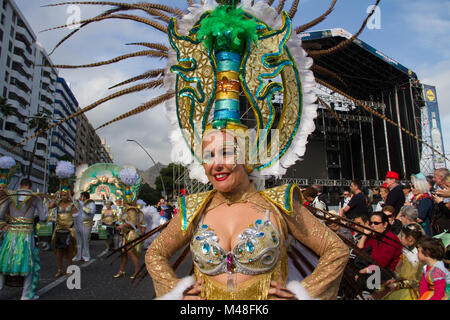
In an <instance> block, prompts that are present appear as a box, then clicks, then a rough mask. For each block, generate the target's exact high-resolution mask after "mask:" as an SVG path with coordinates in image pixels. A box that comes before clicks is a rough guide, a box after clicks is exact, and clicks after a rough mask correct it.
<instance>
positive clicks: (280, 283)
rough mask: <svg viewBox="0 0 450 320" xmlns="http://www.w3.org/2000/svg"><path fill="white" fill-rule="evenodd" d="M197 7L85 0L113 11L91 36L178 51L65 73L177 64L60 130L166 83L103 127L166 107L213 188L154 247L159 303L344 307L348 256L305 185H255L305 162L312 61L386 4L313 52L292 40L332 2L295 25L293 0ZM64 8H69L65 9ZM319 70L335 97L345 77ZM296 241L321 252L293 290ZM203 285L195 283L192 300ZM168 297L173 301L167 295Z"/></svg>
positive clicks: (181, 157)
mask: <svg viewBox="0 0 450 320" xmlns="http://www.w3.org/2000/svg"><path fill="white" fill-rule="evenodd" d="M187 2H188V4H189V8H188V11H187V12H184V11H183V10H181V9H179V8H174V7H171V6H167V5H161V4H154V3H150V2H139V3H118V2H117V3H116V2H102V1H92V2H86V3H82V2H76V3H77V4H88V5H98V6H104V5H109V6H113V7H114V8H113V9H111V10H108V11H105V12H104V13H103V14H101V15H98V16H96V17H93V18H92V19H87V20H84V21H81V22H80V23H81V28H83V27H85V26H87V25H89V24H90V23H94V22H100V21H104V20H107V19H127V20H132V21H136V22H139V23H142V24H145V25H148V26H150V27H152V28H154V29H157V30H159V31H161V32H163V33H167V34H168V35H169V42H170V45H171V46H172V48H173V50H171V49H169V48H168V47H167V46H165V45H163V44H160V43H148V42H140V43H133V45H138V46H143V47H145V48H146V50H142V51H138V52H135V53H132V54H128V55H123V56H120V57H117V58H116V59H112V60H107V61H102V62H96V63H92V64H85V65H80V66H68V65H56V66H55V67H57V68H85V67H96V66H100V65H106V64H110V63H115V62H117V61H121V60H124V59H128V58H133V57H138V56H149V57H158V58H161V59H166V60H167V68H162V69H155V70H149V71H147V72H145V73H143V74H141V75H138V76H136V77H133V78H130V79H128V80H126V81H123V82H121V83H119V84H117V85H116V86H114V87H115V88H117V87H120V86H124V85H126V84H130V83H134V82H136V81H140V80H142V81H145V82H144V83H140V84H136V85H132V86H129V87H128V88H125V89H122V90H119V91H117V92H114V93H112V94H111V95H108V96H107V97H104V98H101V99H99V100H97V101H95V102H93V103H92V104H90V105H88V106H86V107H84V108H83V109H80V110H79V111H78V112H77V113H75V114H72V115H71V116H70V117H68V118H66V119H64V120H63V121H60V122H59V123H58V124H55V125H53V126H56V125H59V124H61V123H63V122H64V121H68V120H69V119H71V118H73V117H76V116H78V115H80V114H81V113H84V112H87V111H89V110H92V109H94V108H96V107H97V106H99V105H101V104H102V103H104V102H107V101H109V100H111V99H115V98H117V97H120V96H123V95H127V94H130V93H134V92H138V91H141V90H147V89H152V88H157V87H160V86H162V85H164V87H165V88H166V92H165V93H163V94H161V95H159V96H157V97H155V98H154V99H152V100H150V101H148V102H146V103H144V104H142V105H140V106H138V107H137V108H135V109H133V110H131V111H128V112H126V113H124V114H123V115H121V116H119V117H117V118H115V119H113V120H111V121H109V122H107V123H105V124H104V125H102V126H100V127H99V128H98V129H100V128H103V127H105V126H107V125H110V124H112V123H115V122H117V121H120V120H123V119H125V118H128V117H131V116H134V115H136V114H139V113H141V112H144V111H146V110H148V109H150V108H152V107H155V106H157V105H159V104H161V103H163V102H165V103H166V107H167V111H168V112H167V114H168V115H169V120H170V122H171V124H172V125H173V126H175V127H176V129H175V130H174V132H173V133H172V134H171V136H170V139H171V142H172V144H173V153H172V159H173V161H174V162H179V163H181V164H183V165H185V166H188V167H189V170H190V178H192V179H197V180H199V181H201V182H204V183H206V182H208V181H209V182H211V184H212V185H213V186H214V190H212V191H210V192H206V193H201V194H194V195H188V196H185V197H182V198H181V199H180V200H179V214H178V215H177V216H176V217H175V219H172V220H171V221H170V222H169V224H168V226H167V228H166V229H165V230H164V231H163V232H162V233H161V235H160V236H159V237H158V238H157V239H156V240H155V241H154V242H153V244H152V245H151V246H150V248H149V250H148V251H147V254H146V263H147V269H148V271H149V273H150V275H151V276H152V278H153V281H154V285H155V290H156V293H157V296H158V297H162V296H165V297H166V298H167V297H169V298H183V297H184V298H206V299H266V298H276V297H281V298H288V299H292V298H294V297H297V298H302V299H303V298H311V297H312V298H321V299H334V298H336V294H337V291H338V287H339V283H340V279H341V276H342V272H343V269H344V267H345V265H346V262H347V259H348V248H347V247H346V246H345V245H344V244H343V242H342V241H341V240H340V239H339V238H338V237H337V236H336V234H334V233H333V232H332V231H331V230H330V229H328V228H327V227H326V226H325V225H324V224H323V223H321V222H320V221H319V220H317V219H316V218H315V217H314V216H313V215H312V213H311V212H309V211H308V209H306V208H305V207H304V206H303V205H302V204H303V199H302V195H301V193H300V190H299V188H298V187H297V186H295V185H293V184H290V185H285V186H280V187H276V188H272V189H267V190H259V191H257V189H256V187H255V184H261V183H260V182H261V181H262V180H263V179H264V177H269V176H277V177H281V176H282V175H283V174H284V173H285V172H286V170H287V168H288V167H289V166H291V165H293V164H294V163H295V162H296V161H297V160H298V159H300V158H301V157H302V156H303V154H304V152H305V149H306V143H307V138H308V135H309V134H310V133H312V132H313V131H314V128H315V127H314V121H313V120H314V118H315V117H316V115H317V105H316V104H315V103H316V101H317V97H316V96H315V95H314V93H313V90H314V88H315V86H316V81H315V78H314V75H313V73H312V71H311V70H310V68H311V67H312V66H313V60H312V59H311V58H309V57H307V55H308V54H310V55H311V56H313V57H314V56H319V55H327V54H331V53H332V52H334V51H336V50H339V49H342V48H344V47H345V46H347V45H349V44H350V43H352V41H353V39H355V38H356V37H357V36H358V35H359V34H360V33H361V32H362V30H363V29H364V27H365V25H366V23H367V21H368V19H369V17H370V16H371V15H372V14H373V13H374V12H375V8H376V5H378V3H379V2H380V0H377V1H376V5H375V6H374V8H373V10H372V11H371V13H370V14H369V17H367V19H366V20H365V21H364V23H363V25H362V27H361V28H360V30H359V31H358V32H357V33H356V34H355V35H354V37H352V38H351V39H348V40H346V41H344V42H343V43H341V44H339V45H336V46H335V47H332V48H330V49H326V50H314V49H307V51H308V52H306V51H305V50H304V49H303V48H302V46H301V41H300V39H298V38H296V37H295V36H291V33H292V32H294V34H295V33H297V34H299V33H301V32H304V31H305V30H308V29H310V28H311V27H313V26H314V25H316V24H318V23H319V22H321V21H323V20H324V19H325V18H326V17H327V16H328V15H329V14H330V13H331V12H332V10H333V8H334V6H335V4H336V0H332V1H331V5H330V8H329V9H328V10H327V12H325V13H324V14H322V15H321V16H320V17H318V18H317V19H315V20H313V21H311V22H309V23H306V24H304V25H301V26H299V27H297V28H293V27H292V23H291V19H292V18H293V17H294V16H295V14H296V12H297V7H298V3H299V1H298V0H294V1H292V5H291V9H290V10H289V12H285V11H282V10H283V7H284V6H285V3H286V1H280V3H279V5H278V7H274V1H273V0H268V1H265V0H260V1H254V0H242V1H237V0H236V1H230V0H228V1H226V0H221V1H217V2H214V1H211V0H209V1H203V0H202V1H200V3H194V1H193V0H188V1H187ZM63 4H67V3H61V4H55V6H57V5H63ZM52 6H53V5H52ZM128 10H141V11H143V12H145V13H147V14H149V15H150V16H151V17H152V18H149V16H146V17H140V16H137V15H130V14H122V12H123V11H127V12H129V11H128ZM169 15H170V16H174V17H178V18H180V19H179V20H177V19H175V18H172V19H171V18H170V16H169ZM153 18H154V19H155V20H156V21H154V20H151V19H153ZM62 27H66V26H62ZM77 31H78V30H77ZM73 34H74V32H72V33H71V34H69V35H68V36H66V37H65V38H64V39H63V40H62V41H60V42H59V43H58V45H57V47H58V46H59V45H61V44H62V43H63V42H64V41H66V40H67V39H69V38H70V37H71V36H72V35H73ZM55 49H56V48H55ZM314 72H316V74H317V75H316V77H317V80H318V82H319V83H320V84H322V85H325V86H327V87H329V88H330V89H332V90H334V91H336V90H335V89H334V87H333V86H331V85H330V84H329V83H328V81H325V80H324V79H327V78H328V76H330V74H331V75H332V76H333V77H334V76H336V75H335V74H334V73H333V72H332V71H330V70H328V69H326V68H324V67H322V66H315V69H314ZM241 93H243V94H244V95H245V98H246V99H247V102H248V103H249V105H250V108H249V110H247V111H246V112H245V115H246V117H248V116H249V115H251V117H253V121H251V120H250V121H247V122H246V123H242V122H241V121H240V119H241V107H242V109H244V106H243V105H242V104H241V101H242V102H243V101H244V100H245V99H241V98H244V96H242V95H241ZM275 94H282V95H283V104H282V107H281V108H277V109H278V110H277V109H276V107H275V106H274V105H273V103H272V102H273V100H274V99H273V98H274V96H275ZM352 100H353V101H356V102H357V103H358V104H361V103H362V102H360V101H358V100H356V99H354V98H352ZM362 106H363V107H364V108H365V109H366V110H368V111H371V109H370V108H368V107H366V106H365V105H363V104H362ZM250 110H251V112H249V111H250ZM244 111H245V109H244ZM271 129H276V131H271ZM31 138H32V137H29V138H27V139H31ZM324 218H326V217H324ZM288 235H291V236H293V237H294V238H296V239H298V240H299V241H300V242H301V243H303V244H304V245H306V246H307V247H309V248H311V249H312V250H313V251H315V252H316V253H317V254H318V255H319V256H321V257H320V260H319V262H318V265H317V267H316V268H315V270H314V272H312V274H310V275H309V276H307V277H306V278H305V279H304V280H303V281H302V283H301V284H300V283H299V282H298V281H297V282H296V281H293V282H291V283H290V284H289V285H288V287H289V290H288V289H286V288H284V287H285V286H286V283H287V280H288V272H287V265H288V263H287V253H286V251H287V246H288V242H287V241H286V239H287V237H288ZM183 246H185V247H187V246H190V249H191V252H192V255H193V257H194V263H195V273H194V277H190V278H187V279H184V280H182V281H180V279H178V278H177V277H176V275H175V273H174V271H173V270H172V268H171V266H170V264H169V262H168V261H169V258H170V257H171V255H173V254H174V253H175V252H176V251H177V250H178V249H180V248H182V247H183ZM183 252H184V251H183ZM200 282H201V284H200ZM194 283H195V287H194V288H192V289H190V290H187V291H186V292H185V294H183V292H184V291H185V289H186V287H189V286H190V285H192V284H194ZM174 289H175V290H174ZM169 292H171V293H175V294H174V295H171V296H167V295H166V294H167V293H169ZM176 293H178V294H176ZM294 293H295V295H294Z"/></svg>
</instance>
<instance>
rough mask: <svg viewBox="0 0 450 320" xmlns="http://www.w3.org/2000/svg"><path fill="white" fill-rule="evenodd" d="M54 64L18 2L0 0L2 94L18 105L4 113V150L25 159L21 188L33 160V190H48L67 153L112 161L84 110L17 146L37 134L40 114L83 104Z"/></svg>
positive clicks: (65, 112)
mask: <svg viewBox="0 0 450 320" xmlns="http://www.w3.org/2000/svg"><path fill="white" fill-rule="evenodd" d="M51 65H53V63H52V61H51V60H50V58H49V56H48V54H47V53H46V50H45V49H44V48H43V47H42V46H41V45H40V44H39V43H38V42H37V38H36V35H35V33H34V32H33V30H32V28H31V26H30V25H29V24H28V22H27V20H26V19H25V17H24V16H23V14H22V13H21V11H20V10H19V8H18V7H17V5H16V4H15V2H14V1H13V0H0V95H1V96H2V97H3V98H5V99H6V102H7V103H8V104H9V105H10V106H11V111H12V112H11V114H10V115H8V116H6V115H3V114H0V156H3V155H7V156H10V157H12V158H14V159H15V160H16V162H18V163H20V165H21V170H20V171H21V172H19V173H18V174H17V175H15V176H14V177H13V178H12V179H11V183H10V185H9V186H8V187H9V188H16V187H17V186H18V182H19V180H20V179H22V178H23V177H25V176H27V175H28V172H29V168H30V164H32V168H31V171H30V179H31V181H32V183H33V190H35V191H45V190H46V189H47V181H48V178H49V176H50V174H51V172H52V171H53V169H54V168H55V167H56V163H57V161H58V160H59V159H60V158H61V157H63V156H65V158H70V159H73V162H74V163H75V164H76V165H77V164H82V163H88V164H93V163H97V162H112V156H111V155H110V152H109V151H110V150H109V147H107V146H105V143H104V141H103V142H102V140H101V139H100V137H99V136H98V135H97V134H96V132H95V130H94V129H93V127H92V125H91V124H90V123H89V121H88V120H87V118H86V117H85V116H84V115H83V116H82V117H77V118H74V119H71V120H69V121H67V122H66V123H63V124H61V125H60V126H58V127H56V128H54V129H52V130H50V131H48V132H46V133H42V134H40V135H39V136H38V137H37V138H33V139H31V140H30V141H27V142H26V143H24V144H23V145H22V146H19V147H15V146H16V145H17V144H18V143H20V142H21V141H22V140H24V139H25V138H27V137H29V136H31V135H33V134H34V130H33V129H32V128H30V121H31V120H32V119H33V118H35V117H36V115H38V114H39V115H40V116H42V117H44V118H46V119H47V121H48V123H49V124H51V123H55V122H57V121H58V120H60V119H63V118H66V117H68V116H69V115H71V114H73V113H74V112H76V111H78V110H79V106H78V101H77V99H76V98H75V95H74V94H73V92H72V91H71V89H70V86H69V85H68V83H67V82H66V81H65V80H64V79H63V78H60V77H58V71H57V70H56V69H54V68H53V67H43V66H51ZM79 119H81V120H79ZM78 122H80V123H78ZM79 128H81V129H80V130H81V131H80V132H81V133H80V134H81V136H80V137H79V136H78V132H77V130H78V129H79ZM77 144H79V145H77ZM77 150H78V152H77Z"/></svg>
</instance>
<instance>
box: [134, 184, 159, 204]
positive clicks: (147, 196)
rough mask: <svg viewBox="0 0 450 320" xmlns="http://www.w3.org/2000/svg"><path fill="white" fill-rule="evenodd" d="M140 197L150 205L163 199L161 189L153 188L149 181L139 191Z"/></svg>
mask: <svg viewBox="0 0 450 320" xmlns="http://www.w3.org/2000/svg"><path fill="white" fill-rule="evenodd" d="M139 199H142V200H144V201H145V202H146V203H147V204H148V205H156V204H157V203H158V201H159V199H161V191H158V190H156V189H153V188H152V187H150V185H149V184H148V183H145V184H144V185H143V186H142V187H141V190H140V191H139Z"/></svg>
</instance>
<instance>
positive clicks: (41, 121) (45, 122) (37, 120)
mask: <svg viewBox="0 0 450 320" xmlns="http://www.w3.org/2000/svg"><path fill="white" fill-rule="evenodd" d="M49 126H50V122H49V118H48V115H47V114H45V113H43V112H39V113H37V114H35V115H34V116H33V117H31V120H30V121H29V122H28V127H29V128H30V129H32V130H33V131H34V133H36V132H39V131H41V130H47V129H48V127H49ZM38 138H39V136H36V140H34V146H33V152H32V153H31V157H30V166H29V167H28V174H27V177H28V179H29V178H30V176H31V169H32V167H33V162H34V155H35V153H36V149H37V142H38Z"/></svg>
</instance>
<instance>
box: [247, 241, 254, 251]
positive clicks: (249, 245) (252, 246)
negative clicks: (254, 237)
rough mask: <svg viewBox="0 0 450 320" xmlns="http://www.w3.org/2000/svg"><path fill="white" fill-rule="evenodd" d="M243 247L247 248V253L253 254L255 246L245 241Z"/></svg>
mask: <svg viewBox="0 0 450 320" xmlns="http://www.w3.org/2000/svg"><path fill="white" fill-rule="evenodd" d="M245 247H246V248H247V251H248V252H253V250H254V249H255V246H254V245H253V243H252V242H251V241H247V244H246V245H245Z"/></svg>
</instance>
